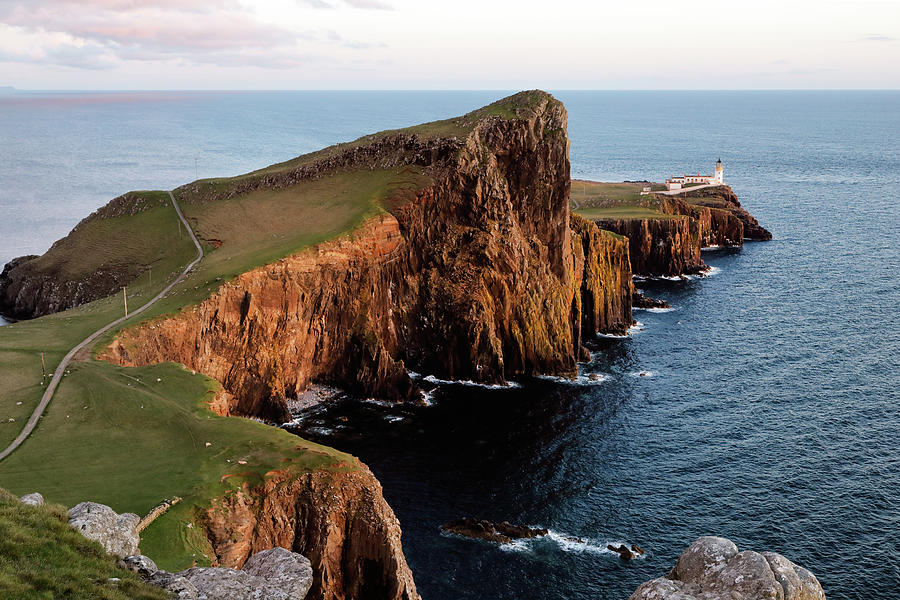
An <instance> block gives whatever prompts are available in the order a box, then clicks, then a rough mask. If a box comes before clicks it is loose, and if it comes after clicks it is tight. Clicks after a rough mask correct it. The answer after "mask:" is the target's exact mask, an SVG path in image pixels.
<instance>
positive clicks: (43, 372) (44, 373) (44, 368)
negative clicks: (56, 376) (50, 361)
mask: <svg viewBox="0 0 900 600" xmlns="http://www.w3.org/2000/svg"><path fill="white" fill-rule="evenodd" d="M46 378H47V365H46V363H44V353H43V352H41V385H44V380H45V379H46Z"/></svg>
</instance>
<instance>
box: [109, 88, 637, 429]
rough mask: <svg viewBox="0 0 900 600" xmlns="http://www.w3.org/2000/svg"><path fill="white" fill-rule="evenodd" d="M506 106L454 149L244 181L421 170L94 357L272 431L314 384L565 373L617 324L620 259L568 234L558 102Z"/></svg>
mask: <svg viewBox="0 0 900 600" xmlns="http://www.w3.org/2000/svg"><path fill="white" fill-rule="evenodd" d="M514 98H516V97H514ZM515 106H516V109H515V113H514V115H513V116H511V117H509V118H506V117H501V116H496V115H493V116H489V117H485V118H481V119H479V120H477V121H476V122H475V123H473V124H472V127H471V131H470V132H469V133H468V134H467V136H466V137H465V138H464V139H462V140H460V139H458V138H456V137H453V138H445V137H437V138H431V139H427V140H425V139H421V138H418V137H416V136H413V137H412V138H411V137H410V136H409V135H407V134H399V135H395V136H387V137H382V138H379V139H378V140H377V141H376V142H374V143H372V144H368V145H363V146H361V147H353V148H351V149H348V150H346V151H344V152H342V153H338V154H333V155H330V156H327V157H326V158H324V159H322V160H320V161H315V160H313V161H311V162H307V163H304V164H302V165H301V166H300V167H298V168H297V169H296V170H292V171H289V172H286V173H282V174H280V175H278V176H277V177H268V178H266V179H264V180H256V181H251V182H248V183H246V184H244V185H245V187H246V188H247V189H252V187H253V186H262V185H265V186H269V187H278V186H288V185H296V184H297V183H298V182H303V181H304V180H307V179H309V178H317V177H324V176H327V175H328V174H329V173H332V172H333V171H334V170H335V169H342V170H346V169H351V168H352V169H361V168H374V167H375V166H378V167H382V168H383V167H385V166H386V165H389V166H391V167H396V166H398V165H402V164H405V163H408V164H410V165H415V166H417V167H423V168H424V169H425V171H424V173H425V175H426V176H427V183H426V184H424V185H420V186H418V187H417V189H414V190H406V192H405V195H404V196H403V197H402V198H396V197H395V198H390V199H388V200H387V201H386V202H385V203H384V207H385V210H384V211H383V212H382V214H379V215H377V216H375V217H372V218H370V219H369V220H368V221H367V222H365V223H364V224H363V225H362V226H361V227H360V228H358V229H357V230H356V231H354V232H353V233H352V234H350V235H349V236H345V237H342V238H339V239H337V240H332V241H329V242H325V243H323V244H319V245H317V246H315V247H313V248H311V249H309V250H306V251H303V252H300V253H298V254H295V255H293V256H289V257H286V258H284V259H281V260H279V261H276V262H274V263H271V264H267V265H264V266H262V267H259V268H256V269H252V270H250V271H248V272H246V273H243V274H241V275H239V276H238V277H237V278H235V279H234V280H232V281H229V282H227V283H225V284H224V285H222V286H221V287H220V288H219V289H218V290H217V291H216V292H215V293H213V294H212V295H211V296H210V298H209V299H207V300H205V301H203V302H201V303H200V304H199V305H196V306H193V307H191V308H189V309H187V310H184V311H183V312H181V313H180V314H178V315H175V316H171V317H164V318H161V319H157V320H155V321H153V322H149V323H144V324H141V325H139V326H137V327H132V328H130V329H127V330H125V331H124V332H122V333H121V334H120V335H119V336H118V338H117V339H116V341H115V342H114V343H113V344H112V345H111V346H110V347H109V348H108V350H107V352H106V357H107V358H108V359H109V360H111V361H114V362H117V363H119V364H123V365H144V364H153V363H159V362H165V361H175V362H180V363H182V364H185V365H187V366H189V367H190V368H192V369H195V370H198V371H200V372H203V373H205V374H207V375H209V376H211V377H213V378H215V379H217V380H218V381H220V382H221V383H222V385H223V386H224V388H225V389H226V390H227V392H228V393H229V394H230V395H231V400H230V405H229V407H228V411H229V412H230V413H233V414H241V415H251V416H257V417H263V418H266V419H270V420H274V421H284V420H287V416H288V415H287V409H286V403H285V400H286V398H290V397H294V396H296V395H297V394H299V393H301V392H302V391H304V390H305V389H306V388H307V386H308V385H309V384H310V383H311V382H315V381H321V382H327V383H331V384H334V385H338V386H340V387H343V388H345V389H347V390H349V391H350V392H353V393H356V394H362V395H367V396H377V397H382V398H389V399H394V400H415V399H417V398H418V391H417V389H416V387H415V385H414V383H413V382H412V380H411V379H410V377H409V375H408V369H411V370H415V371H418V372H424V373H429V374H434V375H437V376H438V377H440V378H444V379H463V380H474V381H477V382H484V383H492V384H502V383H504V382H505V381H506V379H507V377H509V376H511V375H520V374H525V375H530V374H537V373H561V374H565V373H572V372H574V371H575V365H576V361H577V360H578V358H579V357H580V356H583V355H584V353H583V351H582V344H581V339H582V337H583V336H590V335H593V334H594V333H596V332H598V331H608V332H617V333H621V332H622V331H624V329H625V328H626V327H628V326H629V325H630V324H631V306H630V298H631V281H630V279H631V278H630V267H629V266H628V264H627V260H623V259H624V257H627V250H626V247H625V243H624V240H622V239H618V238H616V237H615V236H611V235H609V234H602V233H601V232H600V231H599V230H598V229H597V228H596V226H594V225H593V224H591V223H588V222H585V221H582V220H580V219H573V222H574V226H573V227H570V213H569V206H568V191H569V159H568V137H567V135H566V119H567V115H566V111H565V108H564V107H563V106H562V104H561V103H559V102H558V101H556V100H555V99H553V98H552V97H551V96H549V95H547V94H543V93H537V92H531V93H527V94H526V95H524V96H523V95H520V97H519V98H518V99H517V100H516V101H515ZM404 161H405V162H404ZM247 189H241V190H240V192H241V193H245V192H246V191H247ZM178 193H179V195H181V196H183V197H184V198H185V201H186V202H190V201H203V202H215V201H216V200H217V198H216V197H215V196H214V195H213V196H204V197H203V198H202V200H197V194H196V192H195V191H194V190H192V189H191V188H185V189H181V190H179V191H178ZM228 193H236V192H235V191H234V190H233V189H232V190H229V192H228ZM573 232H574V233H573ZM573 240H575V241H576V243H575V244H573ZM573 247H576V248H577V251H573ZM583 307H587V309H588V313H589V314H585V313H584V308H583Z"/></svg>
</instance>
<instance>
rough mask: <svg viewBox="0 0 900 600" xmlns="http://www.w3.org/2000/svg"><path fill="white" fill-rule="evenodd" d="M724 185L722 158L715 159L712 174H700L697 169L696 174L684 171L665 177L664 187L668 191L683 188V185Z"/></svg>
mask: <svg viewBox="0 0 900 600" xmlns="http://www.w3.org/2000/svg"><path fill="white" fill-rule="evenodd" d="M698 183H699V184H700V185H724V184H725V170H724V169H723V168H722V159H721V158H720V159H719V160H717V161H716V170H715V172H714V173H713V174H712V175H701V174H700V172H699V171H697V174H696V175H688V174H687V173H685V174H684V175H682V176H681V177H670V178H668V179H666V189H667V190H669V191H670V192H673V191H678V190H682V189H684V186H685V185H690V184H698Z"/></svg>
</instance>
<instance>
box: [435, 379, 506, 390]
mask: <svg viewBox="0 0 900 600" xmlns="http://www.w3.org/2000/svg"><path fill="white" fill-rule="evenodd" d="M422 381H427V382H428V383H433V384H435V385H463V386H466V387H477V388H482V389H485V390H511V389H515V388H520V387H522V386H521V385H520V384H518V383H516V382H515V381H507V382H506V383H480V382H478V381H472V380H471V379H438V378H437V377H435V376H434V375H426V376H425V377H423V378H422Z"/></svg>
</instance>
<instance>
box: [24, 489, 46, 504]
mask: <svg viewBox="0 0 900 600" xmlns="http://www.w3.org/2000/svg"><path fill="white" fill-rule="evenodd" d="M20 500H21V501H22V504H27V505H29V506H41V505H42V504H43V503H44V497H43V496H41V495H40V494H38V493H37V492H32V493H31V494H25V495H24V496H22V497H21V498H20Z"/></svg>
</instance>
